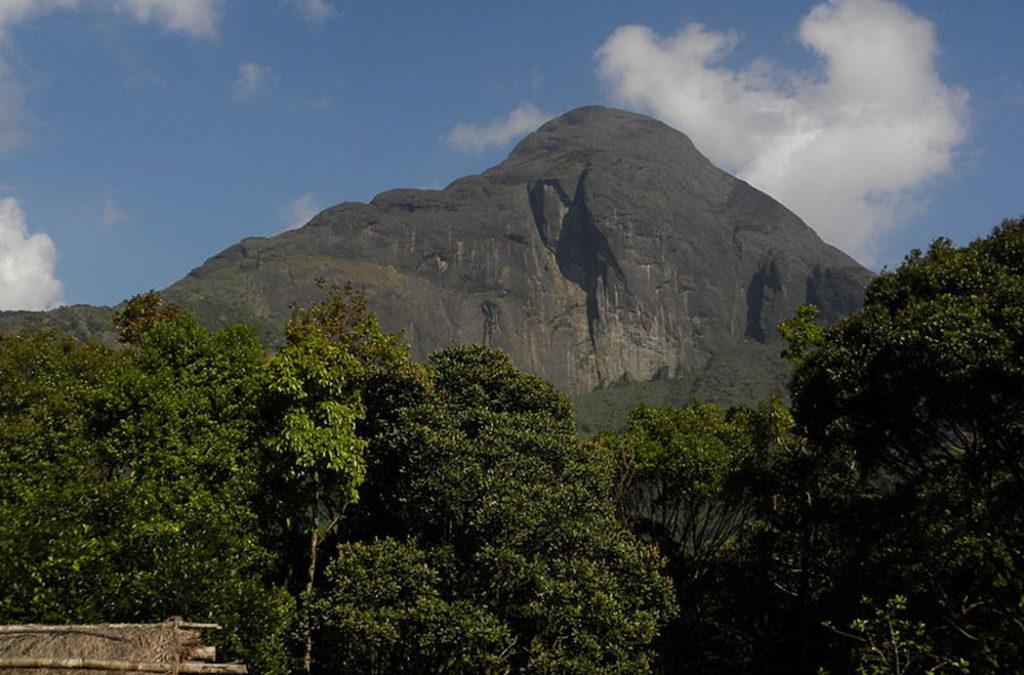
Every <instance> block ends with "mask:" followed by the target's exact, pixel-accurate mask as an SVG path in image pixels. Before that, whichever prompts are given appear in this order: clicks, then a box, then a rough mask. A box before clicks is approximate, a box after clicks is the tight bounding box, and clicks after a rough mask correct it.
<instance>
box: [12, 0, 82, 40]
mask: <svg viewBox="0 0 1024 675" xmlns="http://www.w3.org/2000/svg"><path fill="white" fill-rule="evenodd" d="M79 2H80V0H0V38H2V37H4V36H5V33H6V31H7V28H8V27H9V26H13V25H14V24H17V23H21V22H22V21H27V20H29V19H32V18H35V17H37V16H42V15H43V14H49V13H50V12H52V11H53V10H55V9H73V8H74V7H76V6H77V5H78V4H79Z"/></svg>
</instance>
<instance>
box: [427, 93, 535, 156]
mask: <svg viewBox="0 0 1024 675" xmlns="http://www.w3.org/2000/svg"><path fill="white" fill-rule="evenodd" d="M549 117H550V116H549V115H546V114H545V113H543V112H541V111H540V110H538V109H537V108H536V107H535V106H534V105H532V104H529V103H527V104H524V105H521V106H519V107H518V108H515V109H513V110H512V111H511V112H509V113H508V114H507V115H505V116H504V117H501V118H498V119H496V120H493V121H491V122H490V123H489V124H485V125H483V126H475V125H472V124H466V123H463V124H459V125H457V126H456V127H455V128H454V129H452V130H451V131H449V132H448V136H447V140H448V144H449V145H450V146H452V147H453V148H455V149H456V150H464V151H467V152H482V151H484V150H486V149H487V148H489V147H492V146H493V147H501V146H503V145H505V144H507V143H508V142H509V141H511V140H513V139H514V138H517V137H518V136H522V135H523V134H525V133H528V132H530V131H533V130H534V129H536V128H537V127H539V126H540V125H541V124H543V123H544V122H546V121H547V120H548V118H549Z"/></svg>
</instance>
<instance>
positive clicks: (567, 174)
mask: <svg viewBox="0 0 1024 675" xmlns="http://www.w3.org/2000/svg"><path fill="white" fill-rule="evenodd" d="M869 276H870V273H869V272H868V271H867V270H865V269H864V268H863V267H861V266H860V265H858V264H857V263H856V262H855V261H853V260H852V259H850V258H849V257H848V256H846V255H845V254H843V253H842V252H840V251H838V250H837V249H835V248H833V247H831V246H828V245H827V244H825V243H824V242H822V241H821V239H819V238H818V236H817V235H816V234H815V233H814V232H813V231H812V230H811V229H810V228H809V227H807V226H806V225H805V224H804V223H803V222H802V221H800V219H799V218H797V217H796V216H795V215H794V214H793V213H791V212H790V211H789V210H787V209H786V208H785V207H783V206H782V205H781V204H779V203H778V202H776V201H775V200H773V199H772V198H771V197H769V196H768V195H765V194H764V193H761V192H759V191H758V190H755V189H754V188H752V187H751V186H750V185H748V184H746V183H744V182H743V181H741V180H739V179H736V178H734V177H732V176H730V175H729V174H727V173H725V172H723V171H721V170H719V169H718V168H716V167H715V166H714V165H712V164H711V163H710V162H709V161H708V160H707V159H706V158H705V157H703V156H702V155H701V154H700V152H699V151H698V150H697V149H696V148H695V147H694V144H693V143H692V142H691V141H690V139H688V138H687V137H686V136H685V135H684V134H682V133H680V132H678V131H676V130H674V129H672V128H671V127H668V126H666V125H665V124H662V123H661V122H658V121H656V120H653V119H651V118H649V117H645V116H643V115H638V114H635V113H630V112H625V111H622V110H615V109H611V108H603V107H599V106H589V107H585V108H578V109H576V110H572V111H569V112H567V113H565V114H564V115H561V116H559V117H557V118H555V119H553V120H551V121H549V122H547V123H546V124H544V125H543V126H541V127H540V128H539V129H538V130H536V131H535V132H533V133H531V134H530V135H528V136H527V137H526V138H525V139H523V141H522V142H520V143H519V144H518V145H517V146H516V147H515V149H514V150H513V151H512V152H511V153H510V154H509V156H508V158H507V159H506V160H505V161H503V162H501V163H500V164H498V165H497V166H495V167H492V168H490V169H488V170H486V171H484V172H483V173H481V174H478V175H475V176H467V177H465V178H460V179H458V180H456V181H454V182H453V183H451V184H450V185H449V186H448V187H446V188H445V189H444V190H408V189H398V190H389V191H387V192H384V193H381V194H380V195H377V197H375V198H374V199H373V200H371V202H370V203H369V204H360V203H353V202H349V203H343V204H339V205H338V206H335V207H331V208H329V209H327V210H325V211H323V212H322V213H320V214H319V215H317V216H316V217H315V218H314V219H313V220H312V221H310V223H309V224H307V225H306V226H305V227H302V228H300V229H298V230H293V231H289V232H286V233H283V234H281V235H278V236H276V237H272V238H269V239H265V238H255V239H248V240H245V241H243V242H241V243H239V244H237V245H235V246H233V247H231V248H229V249H227V250H225V251H223V252H221V253H220V254H218V255H216V256H214V257H213V258H211V259H210V260H208V261H207V262H206V263H205V264H204V265H203V266H201V267H199V268H197V269H195V270H193V271H192V272H191V273H190V274H189V275H188V276H186V277H185V278H183V279H182V280H181V281H179V282H177V283H176V284H174V285H172V286H171V287H170V288H168V289H166V290H165V295H166V297H167V298H168V299H170V300H172V301H176V302H180V303H181V304H183V305H184V306H186V307H187V308H189V309H191V310H193V311H195V312H196V313H197V315H198V316H199V317H200V319H201V320H203V321H204V322H205V323H207V324H211V325H219V324H224V323H227V322H230V321H238V320H244V321H250V322H256V323H258V324H260V325H262V326H263V327H264V328H265V331H266V335H267V336H275V335H279V334H280V333H279V328H280V325H281V324H282V323H283V322H284V321H285V320H286V318H287V316H288V313H289V307H290V306H291V305H293V304H294V303H302V302H307V301H310V300H312V299H314V298H315V297H316V290H315V288H316V285H315V283H314V282H315V280H316V279H317V278H326V279H327V280H329V281H332V282H336V283H338V284H344V283H346V282H352V283H354V284H355V285H356V286H359V287H362V288H364V289H365V290H366V292H367V294H368V298H369V302H370V306H371V308H373V309H374V310H375V311H376V312H377V313H378V314H379V315H380V317H381V320H382V322H383V323H384V325H385V327H386V328H388V329H391V330H403V331H405V333H406V335H407V337H408V338H409V340H410V341H411V343H412V345H413V350H414V354H415V355H417V356H420V357H423V356H425V355H426V354H428V353H429V352H431V351H434V350H436V349H439V348H442V347H445V346H447V345H451V344H455V343H472V342H483V343H486V344H488V345H491V346H494V347H499V348H502V349H504V350H506V351H508V352H509V353H510V354H511V355H512V357H513V358H514V359H515V360H516V362H517V363H518V364H519V365H520V367H523V368H525V369H527V370H530V371H533V372H535V373H538V374H539V375H541V376H543V377H545V378H547V379H549V380H551V381H553V382H554V383H555V384H557V385H558V386H560V387H562V388H563V389H565V390H567V391H571V392H585V391H589V390H592V389H595V388H600V387H604V386H607V385H610V384H613V383H617V382H624V381H626V382H642V381H647V380H651V379H653V378H661V377H673V376H687V375H692V374H693V373H696V372H699V371H700V370H701V369H703V368H705V367H706V366H707V364H708V362H709V360H710V359H711V358H712V357H713V356H714V355H715V354H716V353H720V352H722V351H723V350H729V349H732V348H733V347H735V346H736V345H737V344H740V343H743V342H752V343H756V344H765V345H766V344H770V343H772V342H773V341H774V340H776V339H777V338H776V330H775V327H776V325H777V323H778V322H779V321H781V320H783V319H785V318H787V317H788V316H790V315H791V314H792V313H793V312H794V311H795V309H796V307H797V306H799V305H800V304H802V303H804V302H808V301H810V302H815V303H816V304H818V305H819V306H820V307H821V308H822V310H823V314H824V316H825V317H826V318H827V319H834V318H836V317H838V316H840V315H842V314H845V313H848V312H851V311H854V310H855V309H857V308H858V307H859V306H860V304H861V301H862V295H863V289H864V285H865V283H866V281H867V279H868V278H869Z"/></svg>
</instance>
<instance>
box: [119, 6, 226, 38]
mask: <svg viewBox="0 0 1024 675" xmlns="http://www.w3.org/2000/svg"><path fill="white" fill-rule="evenodd" d="M113 4H114V6H115V8H116V9H117V10H119V11H120V12H124V13H127V14H129V15H130V16H131V17H132V18H133V19H135V20H136V21H138V22H139V23H144V24H148V23H155V24H158V25H160V26H162V27H163V28H164V29H166V30H170V31H177V32H180V33H188V34H189V35H192V36H194V37H201V38H210V37H214V36H215V35H216V34H217V21H218V20H219V18H220V11H221V0H113Z"/></svg>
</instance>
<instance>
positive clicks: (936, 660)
mask: <svg viewBox="0 0 1024 675" xmlns="http://www.w3.org/2000/svg"><path fill="white" fill-rule="evenodd" d="M863 604H865V605H866V606H867V607H868V608H870V607H871V602H870V601H869V600H868V599H867V598H864V601H863ZM906 610H907V599H906V597H904V596H902V595H895V596H893V597H891V598H889V599H888V600H887V601H886V603H885V606H884V607H882V608H875V609H874V612H873V614H872V615H871V616H870V617H867V618H858V619H854V620H853V622H851V623H850V627H849V629H848V630H840V629H838V628H836V627H835V626H833V625H832V623H831V622H825V627H826V628H829V629H830V630H833V631H835V632H836V633H838V634H840V635H842V636H844V637H847V638H850V639H851V640H853V641H855V642H856V643H858V645H859V652H860V654H859V659H858V663H857V665H856V669H857V672H858V673H860V674H861V675H888V674H889V673H892V674H893V675H907V674H909V673H929V674H931V673H941V672H960V673H967V672H970V670H969V667H968V666H969V664H968V663H967V661H966V660H964V659H948V658H943V657H941V656H937V655H936V654H934V653H933V652H932V647H931V645H930V643H929V631H928V628H927V626H925V625H924V624H923V623H921V622H912V621H908V620H907V619H905V618H903V614H904V613H905V612H906Z"/></svg>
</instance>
